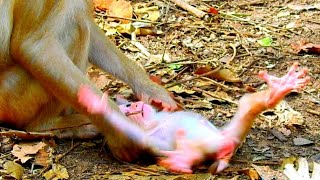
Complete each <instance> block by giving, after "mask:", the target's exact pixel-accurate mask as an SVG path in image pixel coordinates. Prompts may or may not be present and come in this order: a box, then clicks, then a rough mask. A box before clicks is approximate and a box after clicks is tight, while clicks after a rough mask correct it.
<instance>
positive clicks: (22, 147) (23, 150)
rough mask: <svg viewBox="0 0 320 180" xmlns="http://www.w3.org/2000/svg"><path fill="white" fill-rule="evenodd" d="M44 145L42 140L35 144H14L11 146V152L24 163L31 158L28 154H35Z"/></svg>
mask: <svg viewBox="0 0 320 180" xmlns="http://www.w3.org/2000/svg"><path fill="white" fill-rule="evenodd" d="M45 146H46V144H45V143H44V142H39V143H36V144H35V143H20V144H15V145H14V146H13V149H12V151H11V153H12V155H14V156H15V157H17V158H18V159H20V160H21V162H22V163H25V162H27V161H28V160H29V159H31V158H32V157H31V156H28V155H34V154H36V153H37V152H38V151H39V150H40V149H42V148H44V147H45Z"/></svg>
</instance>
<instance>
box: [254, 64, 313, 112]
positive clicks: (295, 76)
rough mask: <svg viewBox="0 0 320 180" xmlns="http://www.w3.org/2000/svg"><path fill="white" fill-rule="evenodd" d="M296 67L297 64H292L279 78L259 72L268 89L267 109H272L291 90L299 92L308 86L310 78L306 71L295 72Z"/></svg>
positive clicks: (305, 69)
mask: <svg viewBox="0 0 320 180" xmlns="http://www.w3.org/2000/svg"><path fill="white" fill-rule="evenodd" d="M298 65H299V64H298V63H294V64H293V65H292V66H291V68H290V70H289V72H288V73H287V74H286V75H284V76H283V77H281V78H278V77H275V76H271V75H269V74H267V72H265V71H261V72H259V77H260V78H261V79H263V80H264V81H266V82H267V84H268V85H269V87H270V88H269V89H270V93H269V95H268V100H267V105H268V107H274V106H275V105H276V104H277V103H278V102H279V101H281V100H282V99H283V98H284V97H285V96H286V95H287V94H289V93H290V92H291V91H292V90H296V91H299V90H301V89H303V88H304V87H305V86H306V85H307V84H308V82H309V81H310V77H308V76H306V75H307V73H308V69H307V68H304V69H302V70H300V71H298V72H296V70H297V68H298Z"/></svg>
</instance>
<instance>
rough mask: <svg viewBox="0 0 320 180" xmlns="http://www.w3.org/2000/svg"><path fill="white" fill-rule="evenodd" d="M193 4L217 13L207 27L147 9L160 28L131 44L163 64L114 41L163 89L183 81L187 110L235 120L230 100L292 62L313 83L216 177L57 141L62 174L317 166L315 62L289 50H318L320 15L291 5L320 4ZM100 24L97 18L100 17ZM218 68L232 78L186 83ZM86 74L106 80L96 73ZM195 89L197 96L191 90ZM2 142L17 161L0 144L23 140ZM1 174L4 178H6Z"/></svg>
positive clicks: (178, 14)
mask: <svg viewBox="0 0 320 180" xmlns="http://www.w3.org/2000/svg"><path fill="white" fill-rule="evenodd" d="M164 2H165V3H164ZM136 3H138V1H133V2H132V4H133V5H134V4H136ZM190 3H191V4H194V5H195V7H197V8H199V9H208V7H215V8H216V9H218V11H219V13H220V14H219V15H215V16H213V17H211V18H212V19H211V20H210V21H204V20H201V19H199V18H196V17H195V16H193V15H191V14H190V13H188V12H187V11H185V10H183V9H180V8H178V7H177V6H175V5H174V4H172V3H171V2H167V1H157V0H155V1H150V2H149V5H150V6H159V7H160V10H161V11H160V12H161V13H162V16H161V19H160V20H159V21H160V22H161V23H160V24H157V25H156V28H157V30H161V31H162V32H163V33H162V34H157V35H153V36H152V35H147V36H137V40H138V42H140V43H141V44H142V45H143V46H144V47H145V48H147V50H148V51H149V52H150V53H151V54H152V55H161V54H163V53H164V52H165V54H168V55H169V57H170V58H169V60H165V61H159V62H156V60H155V59H156V58H155V59H152V60H150V59H147V58H145V57H144V56H141V52H140V51H139V50H137V48H135V47H134V46H133V45H132V44H131V43H130V37H129V36H127V35H121V36H120V35H112V36H110V38H111V39H112V40H113V41H114V42H115V43H116V44H117V45H118V46H119V47H120V48H121V50H122V51H123V52H124V53H125V54H126V55H127V56H129V57H130V58H131V59H133V60H136V61H138V62H139V63H140V64H141V65H142V66H144V67H145V68H146V70H147V71H148V72H149V73H150V74H152V75H155V76H158V77H161V78H162V81H163V82H165V83H164V85H165V86H169V85H170V84H172V83H175V82H180V81H184V82H181V83H179V84H178V85H179V87H180V88H181V89H179V90H180V91H179V90H177V89H175V88H172V87H171V88H169V90H170V91H171V92H173V94H174V95H175V97H176V98H177V99H178V101H179V103H180V104H182V105H183V106H184V107H185V108H186V109H189V110H193V111H197V112H199V113H201V114H202V115H204V116H206V117H208V118H209V119H210V121H211V122H213V123H214V124H215V125H217V126H222V125H224V124H225V123H227V122H228V121H229V120H230V119H231V117H232V114H234V112H235V111H236V109H237V104H236V103H234V102H237V100H239V98H240V97H241V96H242V95H243V94H244V93H245V92H252V91H253V90H259V89H260V88H261V87H265V85H264V83H263V82H262V81H261V80H259V79H258V78H257V74H258V72H259V71H260V70H267V71H268V72H270V73H271V74H273V75H277V76H282V75H284V74H285V72H286V71H287V70H288V68H289V67H290V66H291V64H293V62H299V64H300V65H301V66H303V67H307V68H308V69H309V76H310V77H311V82H310V83H309V84H308V86H307V87H306V88H305V89H304V91H302V92H301V93H292V94H290V95H289V96H288V97H287V98H286V99H285V101H286V102H287V103H288V104H285V103H284V104H283V106H282V108H281V107H278V108H277V109H276V110H270V111H267V112H265V113H263V114H262V115H260V116H259V117H258V118H257V120H256V121H255V123H254V126H253V128H252V130H251V131H250V133H249V135H248V136H247V139H246V141H245V143H244V144H243V146H242V147H240V148H239V149H238V151H237V153H236V155H235V156H234V157H233V160H232V162H231V165H230V168H228V169H227V170H226V171H225V172H223V173H222V174H219V175H215V176H213V175H209V174H207V173H206V169H205V167H201V168H200V169H198V170H196V171H195V174H194V175H179V174H174V173H170V172H167V171H165V170H164V169H162V168H160V167H157V166H154V165H155V164H156V163H155V161H152V160H150V159H148V158H145V159H144V160H140V161H138V162H137V163H134V164H128V163H124V162H120V161H118V160H116V159H114V158H113V157H112V155H111V154H110V152H109V151H108V149H107V147H104V146H103V139H102V138H100V139H95V140H89V141H79V140H73V141H72V140H58V139H55V140H54V142H55V143H54V144H55V145H56V146H55V147H54V153H53V156H54V157H55V158H57V157H59V156H60V155H62V157H61V158H60V159H59V164H61V165H63V166H64V167H65V168H66V169H67V172H68V174H69V179H232V178H233V179H250V177H251V178H253V177H255V176H254V175H253V174H255V173H256V172H258V173H259V174H260V175H261V174H267V173H269V175H270V172H273V171H272V170H274V173H275V174H273V175H272V174H271V175H270V176H268V177H272V176H273V177H275V178H276V179H283V177H282V176H280V175H278V174H276V173H278V172H281V171H282V169H281V165H282V162H283V161H288V160H289V159H290V157H294V158H298V157H305V158H307V160H308V162H309V163H311V162H313V161H315V162H318V163H319V162H320V125H319V123H320V55H319V54H312V53H308V52H302V53H296V52H295V50H294V49H293V47H292V44H293V43H295V42H301V40H303V41H306V42H310V43H314V44H320V9H314V8H311V9H305V8H304V9H302V10H298V9H297V8H292V6H290V7H291V8H289V6H288V4H294V5H298V6H295V7H304V6H302V5H313V4H315V3H320V1H319V0H300V1H298V0H277V1H275V0H271V1H264V0H256V1H242V0H239V1H209V0H208V1H207V0H206V1H195V2H194V3H192V2H190ZM97 18H100V17H98V15H97ZM106 23H107V22H106ZM266 37H269V38H271V39H272V43H271V45H270V46H268V47H266V46H263V45H261V44H259V43H258V40H261V39H263V38H266ZM172 64H174V65H175V67H173V66H171V65H172ZM217 64H218V65H221V66H222V67H224V68H226V69H228V70H230V74H227V75H226V76H227V77H223V78H224V80H217V79H212V81H210V80H208V79H204V78H195V79H192V80H186V79H189V78H192V77H196V76H197V75H195V74H194V72H195V70H197V69H199V67H202V66H211V67H213V68H214V67H215V66H217ZM97 72H98V73H97ZM231 72H233V73H231ZM90 74H91V75H92V74H99V78H100V76H103V77H109V76H108V75H107V74H104V73H101V72H100V71H98V70H97V69H95V68H92V69H91V70H90V73H89V75H90ZM91 78H92V79H93V80H94V81H95V82H96V83H97V85H98V86H99V87H101V88H102V89H103V90H106V89H108V92H109V93H110V94H111V95H115V94H123V95H128V94H129V93H130V91H129V90H128V88H127V87H126V86H125V85H124V84H123V83H122V82H119V81H116V80H114V81H112V82H111V81H108V80H105V81H103V83H102V85H101V81H99V80H97V77H92V76H91ZM233 79H236V80H235V81H237V82H234V81H233ZM209 81H210V83H209ZM228 81H229V82H228ZM105 82H108V83H105ZM99 83H100V84H99ZM195 87H196V88H199V89H201V90H202V91H195V90H194V88H195ZM205 92H214V94H215V96H211V97H209V96H208V95H206V93H205ZM281 114H282V116H281ZM297 138H304V139H303V140H302V144H297V142H296V143H295V141H294V140H297ZM308 140H309V141H308ZM7 141H8V140H7V139H6V142H5V140H4V138H3V137H1V144H0V146H1V156H0V163H3V162H4V161H6V160H13V159H14V158H13V156H12V155H11V153H10V151H11V148H12V147H11V146H10V147H11V148H10V147H7V146H6V148H4V146H5V145H6V144H10V143H9V142H11V145H12V144H14V143H19V142H21V141H18V140H10V141H9V142H7ZM310 141H311V142H310ZM51 143H52V142H51ZM252 164H253V166H252ZM259 167H260V168H259ZM23 168H24V176H23V177H24V179H41V178H42V177H39V176H37V175H39V174H40V173H42V172H46V171H48V170H49V169H50V168H51V167H48V168H47V169H43V167H41V166H33V164H32V162H31V163H25V164H23ZM259 169H260V170H261V169H263V170H261V171H259ZM0 170H1V168H0ZM42 170H44V171H42ZM2 172H3V171H0V174H2V175H3V176H2V177H3V179H6V178H8V176H6V175H4V174H3V173H2ZM265 177H267V176H265ZM0 179H1V177H0ZM256 179H258V178H256ZM265 179H266V178H265Z"/></svg>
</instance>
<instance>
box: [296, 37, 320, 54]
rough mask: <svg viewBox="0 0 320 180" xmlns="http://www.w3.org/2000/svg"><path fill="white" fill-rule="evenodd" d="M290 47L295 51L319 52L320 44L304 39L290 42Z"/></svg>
mask: <svg viewBox="0 0 320 180" xmlns="http://www.w3.org/2000/svg"><path fill="white" fill-rule="evenodd" d="M291 47H292V49H293V50H294V52H295V53H303V52H305V53H309V54H320V44H313V43H309V42H306V41H304V40H300V41H298V42H294V43H292V44H291Z"/></svg>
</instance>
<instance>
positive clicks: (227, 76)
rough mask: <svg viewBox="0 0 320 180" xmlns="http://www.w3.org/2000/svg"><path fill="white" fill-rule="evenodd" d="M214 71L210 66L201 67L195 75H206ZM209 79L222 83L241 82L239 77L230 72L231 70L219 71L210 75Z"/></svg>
mask: <svg viewBox="0 0 320 180" xmlns="http://www.w3.org/2000/svg"><path fill="white" fill-rule="evenodd" d="M212 70H213V69H212V68H211V67H210V66H203V67H199V68H198V69H196V70H195V72H194V73H195V74H198V75H201V74H205V73H207V72H209V71H212ZM207 77H209V78H211V79H218V80H221V81H226V82H241V80H240V79H239V78H238V77H237V75H236V74H235V73H234V72H233V71H231V70H229V69H220V70H219V71H217V72H215V73H212V74H210V75H208V76H207Z"/></svg>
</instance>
